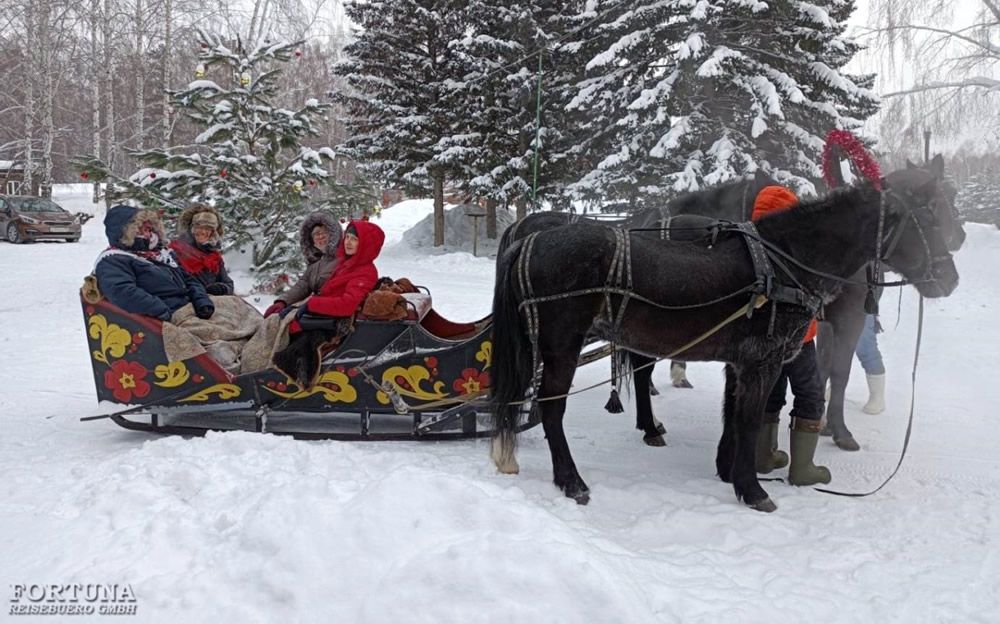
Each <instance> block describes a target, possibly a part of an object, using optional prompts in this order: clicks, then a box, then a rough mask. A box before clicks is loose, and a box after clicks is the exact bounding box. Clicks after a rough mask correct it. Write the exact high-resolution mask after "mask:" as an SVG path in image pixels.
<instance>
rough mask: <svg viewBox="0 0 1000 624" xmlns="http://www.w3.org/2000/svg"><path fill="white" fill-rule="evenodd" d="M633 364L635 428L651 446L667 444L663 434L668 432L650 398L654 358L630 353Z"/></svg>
mask: <svg viewBox="0 0 1000 624" xmlns="http://www.w3.org/2000/svg"><path fill="white" fill-rule="evenodd" d="M628 356H629V358H630V362H631V366H632V383H633V384H634V387H635V428H636V429H638V430H639V431H641V432H642V441H643V442H645V443H646V444H648V445H649V446H666V442H664V440H663V436H664V435H665V434H666V433H667V430H666V428H665V427H664V426H663V423H661V422H660V421H659V420H657V419H656V416H655V415H654V414H653V402H652V401H651V400H650V398H649V397H650V394H651V392H650V391H649V388H650V387H651V385H652V380H651V379H652V377H653V362H655V361H656V360H654V359H653V358H650V357H646V356H644V355H639V354H638V353H631V352H630V353H629V354H628Z"/></svg>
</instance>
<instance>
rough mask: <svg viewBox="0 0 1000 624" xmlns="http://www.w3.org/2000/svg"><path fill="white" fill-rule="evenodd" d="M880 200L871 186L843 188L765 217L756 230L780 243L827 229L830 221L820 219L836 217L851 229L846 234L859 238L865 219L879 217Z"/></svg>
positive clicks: (877, 192)
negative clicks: (815, 230)
mask: <svg viewBox="0 0 1000 624" xmlns="http://www.w3.org/2000/svg"><path fill="white" fill-rule="evenodd" d="M881 201H882V199H881V193H880V192H879V191H877V190H876V189H875V187H874V186H873V185H872V184H870V183H865V184H863V185H860V186H851V187H846V188H840V189H837V190H835V191H833V192H832V193H830V194H829V195H826V196H823V197H819V198H816V199H808V200H805V201H801V202H799V203H798V204H796V205H795V206H793V207H792V208H791V209H789V210H784V211H782V212H777V213H773V214H769V215H766V216H764V217H762V218H760V219H759V220H758V221H757V228H758V230H759V231H760V232H761V234H762V235H765V236H767V237H768V238H771V239H773V240H774V242H778V241H779V240H783V239H785V237H786V236H787V237H790V238H792V239H794V238H795V237H796V232H801V231H810V230H813V229H815V228H816V227H817V226H820V227H828V226H827V225H825V224H828V223H829V220H822V221H820V220H817V217H819V216H826V215H828V214H836V215H840V216H841V219H840V220H839V221H840V222H843V223H844V224H845V225H846V226H848V227H846V228H845V229H844V233H845V234H849V236H852V237H855V238H856V237H857V236H860V233H861V231H862V229H863V225H864V216H865V215H866V214H867V215H870V217H871V218H874V217H876V216H877V214H878V212H877V209H878V207H879V206H880V203H881ZM830 233H831V235H833V234H834V232H833V231H830ZM873 242H874V239H873Z"/></svg>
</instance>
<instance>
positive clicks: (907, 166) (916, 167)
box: [906, 158, 920, 169]
mask: <svg viewBox="0 0 1000 624" xmlns="http://www.w3.org/2000/svg"><path fill="white" fill-rule="evenodd" d="M906 168H907V169H919V168H920V167H918V166H916V165H914V164H913V162H912V161H911V160H910V159H909V158H907V159H906Z"/></svg>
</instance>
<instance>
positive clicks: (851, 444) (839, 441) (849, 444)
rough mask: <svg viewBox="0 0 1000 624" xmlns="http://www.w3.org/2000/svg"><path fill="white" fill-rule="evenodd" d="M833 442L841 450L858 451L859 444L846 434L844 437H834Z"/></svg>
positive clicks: (859, 448)
mask: <svg viewBox="0 0 1000 624" xmlns="http://www.w3.org/2000/svg"><path fill="white" fill-rule="evenodd" d="M833 443H834V444H836V445H837V448H839V449H840V450H842V451H860V450H861V445H860V444H858V443H857V441H856V440H855V439H854V438H853V437H852V436H848V437H846V438H834V439H833Z"/></svg>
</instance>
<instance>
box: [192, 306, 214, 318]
mask: <svg viewBox="0 0 1000 624" xmlns="http://www.w3.org/2000/svg"><path fill="white" fill-rule="evenodd" d="M213 314H215V306H210V305H206V306H201V307H199V308H195V310H194V315H195V316H197V317H198V318H200V319H210V318H212V315H213Z"/></svg>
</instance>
